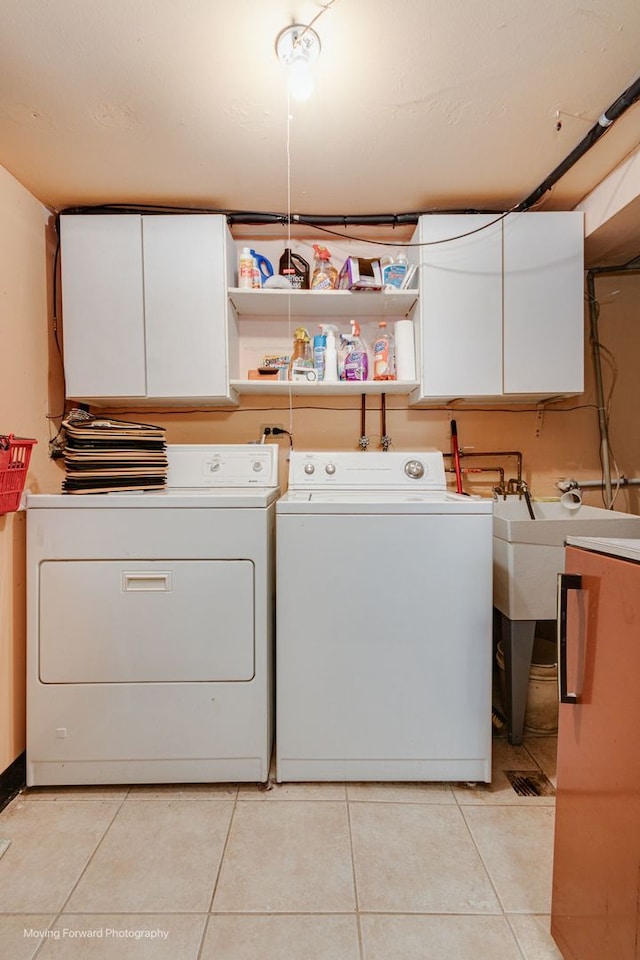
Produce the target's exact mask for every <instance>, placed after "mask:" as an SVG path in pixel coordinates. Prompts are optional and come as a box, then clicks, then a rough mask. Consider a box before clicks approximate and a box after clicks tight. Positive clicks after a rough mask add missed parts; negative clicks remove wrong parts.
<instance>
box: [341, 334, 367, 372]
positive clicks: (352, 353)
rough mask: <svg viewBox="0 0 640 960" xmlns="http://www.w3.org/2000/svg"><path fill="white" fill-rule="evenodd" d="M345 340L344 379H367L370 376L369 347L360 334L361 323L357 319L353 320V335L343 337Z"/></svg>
mask: <svg viewBox="0 0 640 960" xmlns="http://www.w3.org/2000/svg"><path fill="white" fill-rule="evenodd" d="M343 340H344V341H345V354H344V365H343V369H342V376H341V379H342V380H367V379H368V377H369V357H368V354H367V347H366V345H365V342H364V340H363V339H362V337H361V335H360V324H359V323H358V321H357V320H352V321H351V336H350V337H343Z"/></svg>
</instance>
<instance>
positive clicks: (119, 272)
mask: <svg viewBox="0 0 640 960" xmlns="http://www.w3.org/2000/svg"><path fill="white" fill-rule="evenodd" d="M60 242H61V268H62V273H61V276H62V301H63V325H64V326H63V335H64V369H65V378H66V393H67V396H68V397H72V398H79V399H82V398H90V397H143V396H144V395H145V393H146V379H145V345H144V317H143V306H144V300H143V285H142V234H141V220H140V217H139V216H137V215H132V216H63V217H61V218H60Z"/></svg>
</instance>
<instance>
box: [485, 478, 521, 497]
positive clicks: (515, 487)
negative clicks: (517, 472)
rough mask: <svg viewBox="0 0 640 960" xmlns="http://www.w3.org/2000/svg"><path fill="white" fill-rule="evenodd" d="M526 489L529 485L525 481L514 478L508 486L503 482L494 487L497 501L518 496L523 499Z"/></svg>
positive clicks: (507, 483)
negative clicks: (500, 498)
mask: <svg viewBox="0 0 640 960" xmlns="http://www.w3.org/2000/svg"><path fill="white" fill-rule="evenodd" d="M526 489H527V485H526V483H525V482H524V480H516V479H515V477H512V479H511V480H507V482H506V484H505V483H504V481H503V482H502V483H500V484H499V485H498V486H497V487H494V488H493V495H494V497H496V499H498V498H499V497H502V498H503V499H504V500H506V499H507V497H513V496H515V495H516V494H517V495H518V497H519V498H520V499H522V496H523V494H524V492H525V490H526Z"/></svg>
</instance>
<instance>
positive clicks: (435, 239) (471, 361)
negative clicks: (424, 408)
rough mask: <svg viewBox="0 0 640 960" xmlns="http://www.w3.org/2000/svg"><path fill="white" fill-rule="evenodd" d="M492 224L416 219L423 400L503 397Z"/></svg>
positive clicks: (459, 218) (498, 250) (497, 245)
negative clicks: (487, 396) (418, 250)
mask: <svg viewBox="0 0 640 960" xmlns="http://www.w3.org/2000/svg"><path fill="white" fill-rule="evenodd" d="M495 220H496V217H495V215H494V216H473V217H471V216H465V215H463V214H452V215H442V216H440V215H433V216H425V217H421V219H420V230H419V236H420V242H421V243H423V244H427V245H426V246H423V247H422V248H421V259H420V264H421V265H420V299H421V303H420V317H421V336H422V386H423V390H424V395H425V396H432V397H447V398H455V397H463V396H464V397H468V396H478V395H480V396H486V395H492V394H500V393H502V283H501V262H502V225H501V223H499V222H498V223H495V222H494V221H495ZM478 228H483V229H481V230H478ZM471 230H478V232H476V233H470V231H471ZM469 233H470V235H469V236H464V234H469ZM457 237H460V239H455V238H457Z"/></svg>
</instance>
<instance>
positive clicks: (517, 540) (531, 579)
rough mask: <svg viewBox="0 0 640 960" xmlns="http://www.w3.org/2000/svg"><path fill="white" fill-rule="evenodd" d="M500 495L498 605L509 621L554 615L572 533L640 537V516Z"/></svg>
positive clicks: (496, 514) (495, 545)
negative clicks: (559, 583) (526, 500)
mask: <svg viewBox="0 0 640 960" xmlns="http://www.w3.org/2000/svg"><path fill="white" fill-rule="evenodd" d="M532 509H533V512H534V514H535V516H536V519H535V520H532V519H531V518H530V516H529V511H528V510H527V504H526V502H525V500H524V499H519V498H518V497H516V496H511V497H507V499H506V500H505V499H502V498H499V499H498V500H497V501H496V503H495V504H494V511H493V604H494V606H495V607H497V608H498V610H500V611H501V612H502V613H503V614H505V616H507V617H509V619H510V620H555V618H556V580H557V574H558V573H560V572H561V571H562V570H564V542H565V539H566V537H568V536H580V537H640V516H636V515H635V514H632V513H620V512H619V511H616V510H605V509H603V508H602V507H589V506H585V505H584V504H580V505H579V506H574V507H573V508H571V509H570V508H568V507H566V506H564V504H563V503H561V502H560V501H559V500H556V501H537V500H533V501H532Z"/></svg>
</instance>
